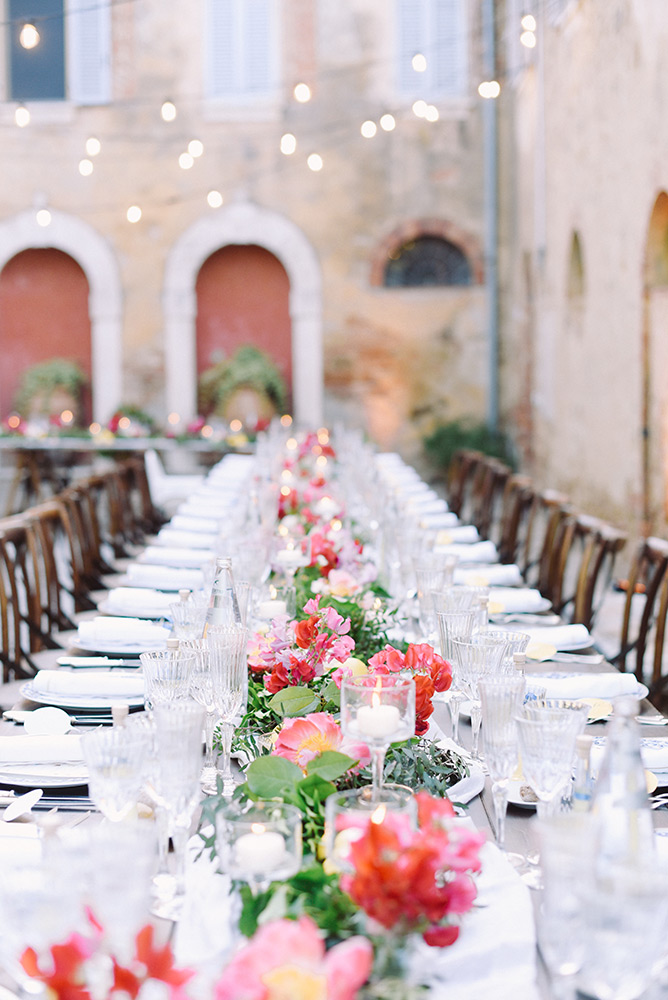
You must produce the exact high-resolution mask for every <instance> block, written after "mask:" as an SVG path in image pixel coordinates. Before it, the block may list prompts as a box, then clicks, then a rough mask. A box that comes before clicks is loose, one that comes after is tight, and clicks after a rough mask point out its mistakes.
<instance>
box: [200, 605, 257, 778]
mask: <svg viewBox="0 0 668 1000" xmlns="http://www.w3.org/2000/svg"><path fill="white" fill-rule="evenodd" d="M207 640H208V643H209V663H210V668H211V677H212V681H213V699H214V704H215V709H216V714H217V716H218V718H219V719H220V725H221V732H222V744H223V749H222V753H221V755H220V758H219V762H220V763H219V768H220V770H219V774H220V777H221V778H222V782H223V794H224V795H226V796H231V795H232V794H233V793H234V789H235V787H236V782H235V780H234V775H233V774H232V764H231V753H232V737H233V735H234V727H235V724H236V723H237V722H238V721H239V717H240V714H241V712H242V709H243V705H244V701H245V698H246V692H247V690H248V658H247V647H248V631H247V629H245V628H243V627H242V626H240V625H211V626H209V629H208V630H207Z"/></svg>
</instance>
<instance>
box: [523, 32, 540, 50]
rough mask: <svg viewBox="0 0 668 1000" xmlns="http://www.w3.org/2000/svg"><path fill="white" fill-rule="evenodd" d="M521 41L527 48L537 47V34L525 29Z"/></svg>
mask: <svg viewBox="0 0 668 1000" xmlns="http://www.w3.org/2000/svg"><path fill="white" fill-rule="evenodd" d="M520 42H521V43H522V45H524V47H525V48H527V49H535V48H536V36H535V35H534V33H533V31H523V32H522V34H521V35H520Z"/></svg>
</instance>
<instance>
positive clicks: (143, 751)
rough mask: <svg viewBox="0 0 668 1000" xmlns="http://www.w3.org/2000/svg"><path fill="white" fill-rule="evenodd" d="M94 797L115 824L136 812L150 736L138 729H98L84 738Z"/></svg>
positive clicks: (84, 748) (83, 746) (83, 750)
mask: <svg viewBox="0 0 668 1000" xmlns="http://www.w3.org/2000/svg"><path fill="white" fill-rule="evenodd" d="M81 750H82V753H83V757H84V760H85V762H86V768H87V770H88V789H89V792H90V797H91V798H92V800H93V802H94V803H95V805H96V806H97V807H98V809H99V810H100V812H101V813H102V815H103V816H105V817H106V818H107V819H108V820H112V821H114V822H116V821H119V820H122V819H125V817H126V816H129V815H130V813H131V812H132V811H133V810H134V809H135V807H136V805H137V801H138V799H139V795H140V793H141V790H142V786H143V783H144V763H145V760H146V758H147V755H148V750H149V748H148V740H147V735H146V734H145V733H144V732H142V731H141V730H140V729H139V728H137V727H127V726H113V727H111V728H109V729H94V730H92V731H91V732H88V733H84V734H83V735H82V737H81Z"/></svg>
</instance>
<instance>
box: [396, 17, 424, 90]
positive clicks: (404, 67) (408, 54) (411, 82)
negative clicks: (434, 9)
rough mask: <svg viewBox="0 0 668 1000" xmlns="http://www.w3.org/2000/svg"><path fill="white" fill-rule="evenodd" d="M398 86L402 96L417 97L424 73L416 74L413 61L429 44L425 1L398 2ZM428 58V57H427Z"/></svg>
mask: <svg viewBox="0 0 668 1000" xmlns="http://www.w3.org/2000/svg"><path fill="white" fill-rule="evenodd" d="M396 11H397V45H396V54H397V86H398V89H399V93H400V94H405V95H407V96H409V97H410V96H413V95H417V94H418V92H419V91H420V89H421V87H422V86H423V84H424V73H416V72H415V70H414V69H413V66H412V62H411V61H412V59H413V56H414V55H415V54H416V52H422V53H423V54H424V55H425V56H427V53H426V52H425V51H424V48H425V45H426V42H427V32H426V23H425V16H424V15H425V7H424V0H397V6H396ZM427 58H428V56H427Z"/></svg>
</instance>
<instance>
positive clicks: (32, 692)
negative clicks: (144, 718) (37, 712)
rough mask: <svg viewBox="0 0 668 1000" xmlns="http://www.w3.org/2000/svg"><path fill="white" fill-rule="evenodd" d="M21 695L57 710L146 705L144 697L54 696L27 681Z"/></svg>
mask: <svg viewBox="0 0 668 1000" xmlns="http://www.w3.org/2000/svg"><path fill="white" fill-rule="evenodd" d="M21 694H22V695H23V697H24V698H26V699H27V700H28V701H35V702H37V704H38V705H55V706H56V707H57V708H71V709H74V710H76V711H79V710H81V709H83V710H84V711H86V710H88V709H90V710H91V711H93V710H94V709H96V708H102V709H107V708H108V709H111V706H112V705H118V704H123V705H129V706H130V708H137V707H139V706H141V705H143V704H144V696H143V695H136V694H134V695H129V696H126V697H122V696H120V695H117V694H116V695H113V696H112V695H100V696H99V697H97V698H96V697H94V696H93V695H90V694H85V695H84V694H82V695H77V694H72V693H70V694H54V693H53V692H51V691H48V692H46V691H37V690H36V689H35V686H34V685H33V684H32V682H31V681H26V683H25V684H22V685H21Z"/></svg>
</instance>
